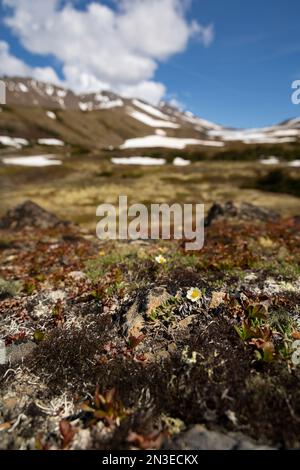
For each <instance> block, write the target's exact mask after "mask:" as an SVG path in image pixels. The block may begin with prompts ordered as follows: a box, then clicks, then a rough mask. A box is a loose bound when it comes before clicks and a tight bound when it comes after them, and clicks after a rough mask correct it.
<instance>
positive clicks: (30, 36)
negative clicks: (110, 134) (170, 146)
mask: <svg viewBox="0 0 300 470" xmlns="http://www.w3.org/2000/svg"><path fill="white" fill-rule="evenodd" d="M28 1H29V0H4V1H3V0H2V1H1V2H0V18H2V20H1V29H0V41H2V42H3V43H5V44H6V45H7V46H6V47H8V48H9V52H7V51H6V52H5V54H6V55H5V57H4V59H3V60H2V64H4V65H5V67H4V66H2V69H1V54H0V73H6V74H10V73H14V71H15V70H18V71H20V72H19V74H21V73H22V71H23V70H24V71H25V72H28V73H29V74H30V73H31V71H32V74H33V75H36V74H37V73H40V72H41V71H40V69H43V68H46V67H50V68H51V69H53V73H55V74H56V75H57V77H58V79H60V80H62V81H63V80H64V79H65V72H66V70H67V71H68V77H67V78H68V80H67V81H66V83H67V84H69V85H70V86H71V84H73V83H74V84H75V83H76V86H77V82H76V81H75V79H74V74H75V73H76V71H77V69H76V67H75V66H74V65H75V64H74V58H73V59H71V58H70V57H69V56H68V55H67V52H66V53H65V54H64V55H63V54H60V51H59V50H58V48H57V45H55V44H52V41H51V37H50V39H49V38H48V43H46V42H45V44H44V43H43V41H44V38H42V39H40V40H39V37H38V36H34V33H32V31H30V27H28V28H27V30H26V29H25V27H24V25H22V24H21V25H20V23H19V21H20V20H19V19H18V17H17V16H16V14H17V12H18V8H19V9H21V8H23V11H24V9H25V11H26V9H28V10H32V11H31V13H30V14H31V15H36V17H34V16H32V18H34V21H37V22H38V21H41V20H40V19H39V17H38V13H37V12H35V11H34V10H33V8H32V7H28ZM122 1H123V2H127V9H128V10H130V8H134V7H131V6H130V4H133V3H134V2H135V3H137V1H140V0H122ZM143 1H144V3H145V2H146V3H148V4H149V2H151V0H142V2H143ZM155 1H157V0H154V2H155ZM26 2H27V3H26ZM52 2H53V3H55V0H52ZM182 2H184V3H187V2H186V0H182ZM5 3H10V5H11V6H13V7H14V8H13V9H11V8H8V7H7V5H6V6H5V5H4V4H5ZM38 3H39V5H41V4H44V6H45V7H46V4H48V5H49V4H50V3H51V2H49V0H41V1H39V2H38ZM65 3H66V2H65ZM90 3H91V2H90V1H88V0H83V1H80V0H79V1H75V2H73V9H74V10H75V9H76V10H80V11H81V12H83V13H84V12H85V11H86V8H87V6H88V5H89V4H90ZM98 3H101V4H102V5H106V6H107V7H109V8H110V9H111V10H110V11H112V12H115V11H117V10H118V9H119V7H120V5H118V3H120V2H115V1H109V0H107V1H104V0H102V1H101V2H100V1H99V2H98ZM173 3H174V5H175V6H174V8H177V7H178V0H161V5H163V4H165V8H166V9H163V7H162V15H163V14H165V15H169V13H170V15H171V14H173V10H170V8H171V7H170V4H173ZM189 3H190V6H189V7H188V6H186V9H185V11H184V12H181V13H178V15H179V16H180V15H181V16H182V18H181V19H180V21H181V23H178V25H177V23H175V25H174V26H176V28H175V27H174V31H173V32H172V30H171V31H169V33H168V34H169V36H168V38H167V39H166V41H167V43H166V50H167V52H166V53H165V54H164V53H162V52H160V51H157V50H155V51H153V50H151V51H150V52H149V50H148V49H149V47H148V49H147V46H146V45H145V47H144V48H143V52H142V53H140V52H139V54H140V55H142V56H143V59H144V60H145V63H144V66H143V67H142V70H140V68H139V67H138V69H139V71H137V74H136V75H135V78H134V80H135V81H134V83H133V81H132V80H133V79H132V77H130V76H128V73H126V72H128V71H126V70H124V68H125V69H126V67H124V68H123V69H122V68H121V69H120V71H118V69H116V70H115V69H114V70H113V71H112V72H111V75H109V76H106V75H105V72H106V71H105V62H104V66H103V67H104V68H103V67H102V68H101V67H98V68H97V70H96V71H95V67H94V65H93V73H94V72H95V77H96V79H97V80H99V82H101V83H102V82H103V83H105V84H106V85H105V86H111V87H112V88H115V89H116V90H117V91H120V90H131V91H130V92H131V93H134V90H135V89H137V90H140V89H141V88H143V87H141V86H140V83H145V81H146V82H147V83H150V82H151V84H152V85H151V87H152V88H153V90H155V93H158V90H160V92H161V90H162V86H164V87H165V90H166V97H167V98H168V99H176V100H177V101H178V102H180V103H183V104H184V105H185V107H186V108H187V109H189V110H191V111H192V112H194V113H195V114H198V115H200V116H201V117H203V118H206V119H209V120H211V121H215V122H218V123H221V124H225V125H228V126H235V127H256V126H263V125H269V124H273V123H276V122H279V121H282V120H284V119H288V118H291V117H296V116H299V111H300V107H299V106H295V105H293V104H292V103H291V93H292V91H291V83H292V82H293V80H296V79H300V61H299V56H300V35H299V19H300V2H299V0H298V1H297V0H285V1H282V0H265V1H264V2H262V1H261V0H260V1H258V0H253V1H252V2H248V1H245V0H226V1H224V0H222V1H221V0H193V1H191V2H189ZM31 4H33V5H34V4H36V5H37V2H35V1H33V0H31ZM176 4H177V7H176ZM128 5H129V6H128ZM40 8H41V7H40ZM60 8H61V6H60ZM172 8H173V7H172ZM20 11H21V10H20ZM129 13H131V12H129ZM51 14H52V13H51V12H50V15H51ZM8 16H14V21H13V22H12V23H10V24H8V23H7V22H4V21H5V18H7V17H8ZM90 18H91V21H93V16H91V17H90ZM130 18H131V19H130V21H135V20H133V19H132V15H131V17H130ZM135 18H137V15H135ZM3 19H4V20H3ZM34 21H33V20H32V24H34ZM101 21H102V19H101ZM193 21H194V22H195V21H197V22H198V24H199V25H203V26H204V27H206V26H207V25H213V28H214V38H211V40H210V41H208V43H209V45H208V44H205V40H204V39H203V36H202V35H201V34H202V33H201V31H200V32H199V31H198V33H197V34H195V35H194V33H193V32H191V31H192V29H193V28H192V26H191V25H192V22H193ZM156 23H157V21H156ZM101 24H102V23H101ZM128 24H129V26H130V25H131V24H135V23H130V22H129V23H128ZM181 26H185V27H186V31H185V30H184V29H183V30H182V37H181V38H180V39H178V37H176V29H177V31H178V34H179V30H180V28H181ZM171 29H172V26H171ZM198 30H199V28H198ZM73 33H74V31H72V34H73ZM150 33H151V31H150ZM150 33H149V34H150ZM53 34H55V33H54V32H53ZM95 34H97V33H95ZM107 34H109V33H107ZM130 34H131V33H129V35H130ZM137 34H138V33H137ZM159 34H160V33H158V32H157V31H155V24H154V26H153V41H154V40H155V39H156V40H157V38H158V39H160V38H159ZM172 34H174V38H173V37H172ZM185 34H186V35H188V38H186V37H185V36H184V35H185ZM67 36H68V35H67V33H66V37H67ZM72 37H73V36H72ZM97 39H98V44H102V47H106V46H105V41H103V40H100V38H97ZM131 39H132V38H131ZM150 39H151V36H150ZM133 40H134V37H133ZM177 40H178V47H177V49H176V47H173V48H172V42H173V43H175V42H176V41H177ZM39 41H40V42H41V43H43V45H42V46H40V42H39ZM45 41H46V40H45ZM139 42H141V38H140V37H138V36H137V38H136V43H137V44H138V43H139ZM3 47H4V46H3ZM3 47H2V49H3ZM100 47H101V46H99V48H100ZM128 47H129V46H128ZM130 47H131V49H130V51H129V52H130V54H131V53H132V50H133V49H132V47H133V46H132V44H131V45H130ZM146 49H147V51H146V52H145V50H146ZM100 52H101V51H100V49H99V53H100ZM127 52H128V51H127ZM68 53H69V52H68ZM124 53H125V52H124ZM8 54H9V57H8ZM80 54H81V55H82V52H78V57H79V55H80ZM96 54H97V51H94V55H95V57H96V58H97V55H96ZM12 58H13V59H12ZM15 59H17V60H18V62H16V60H15ZM117 59H118V58H116V61H117ZM72 60H73V62H72ZM103 60H104V59H103ZM118 60H119V61H120V59H118ZM112 65H114V64H112ZM125 65H126V64H125ZM65 66H67V67H66V68H64V67H65ZM76 66H77V64H76ZM72 67H73V68H72ZM85 67H87V70H89V72H90V70H91V67H92V66H91V63H88V62H86V61H84V60H81V64H80V68H79V69H78V70H79V72H80V73H85ZM10 68H11V70H10ZM70 70H72V73H73V75H71V74H70ZM149 70H150V71H149ZM151 70H152V72H151ZM25 72H24V73H25ZM79 72H78V73H79ZM43 73H44V72H43ZM51 73H52V72H51ZM103 73H104V75H105V77H104V76H103ZM122 73H124V78H122ZM114 74H115V75H114ZM143 74H144V75H143ZM43 76H44V75H43ZM46 76H47V75H46ZM50 76H52V75H51V74H50ZM116 76H117V78H116ZM118 78H119V79H118ZM122 80H123V81H122ZM96 83H98V82H96ZM158 84H159V85H158ZM74 86H75V85H74ZM149 86H150V85H149ZM159 86H160V88H159ZM136 87H138V88H136ZM151 87H150V88H151ZM155 87H156V88H155ZM73 88H74V87H73ZM75 88H76V87H75ZM148 88H149V87H148ZM148 88H147V90H148ZM152 88H151V90H152ZM146 96H147V95H146ZM155 96H156V95H155Z"/></svg>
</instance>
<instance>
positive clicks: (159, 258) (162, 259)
mask: <svg viewBox="0 0 300 470" xmlns="http://www.w3.org/2000/svg"><path fill="white" fill-rule="evenodd" d="M155 261H156V262H157V263H158V264H165V263H166V262H167V260H166V258H165V257H164V256H162V255H158V256H156V257H155Z"/></svg>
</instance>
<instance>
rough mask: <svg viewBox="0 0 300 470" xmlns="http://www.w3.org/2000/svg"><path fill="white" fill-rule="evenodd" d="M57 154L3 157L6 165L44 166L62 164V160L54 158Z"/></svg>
mask: <svg viewBox="0 0 300 470" xmlns="http://www.w3.org/2000/svg"><path fill="white" fill-rule="evenodd" d="M53 157H55V155H34V156H32V157H8V158H3V159H2V161H3V163H4V164H5V165H18V166H30V167H44V166H56V165H61V164H62V162H61V160H54V159H53Z"/></svg>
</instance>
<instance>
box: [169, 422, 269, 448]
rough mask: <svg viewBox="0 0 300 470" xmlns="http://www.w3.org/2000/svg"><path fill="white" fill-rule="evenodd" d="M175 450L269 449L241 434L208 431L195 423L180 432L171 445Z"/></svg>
mask: <svg viewBox="0 0 300 470" xmlns="http://www.w3.org/2000/svg"><path fill="white" fill-rule="evenodd" d="M171 448H172V449H177V450H271V448H270V447H268V446H262V445H260V444H258V443H255V442H253V441H252V440H251V439H250V438H248V437H246V436H244V435H242V434H235V433H230V434H225V433H222V432H219V431H209V430H208V429H206V428H205V427H204V426H202V425H200V424H197V425H196V426H193V427H192V428H191V429H189V430H188V431H186V432H185V433H183V434H181V435H180V436H179V437H178V438H177V439H176V440H175V442H174V443H173V445H172V446H171Z"/></svg>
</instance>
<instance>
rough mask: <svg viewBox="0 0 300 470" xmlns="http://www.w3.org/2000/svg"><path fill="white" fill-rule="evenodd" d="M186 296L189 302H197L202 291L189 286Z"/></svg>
mask: <svg viewBox="0 0 300 470" xmlns="http://www.w3.org/2000/svg"><path fill="white" fill-rule="evenodd" d="M186 296H187V298H188V299H189V300H190V301H191V302H197V301H198V300H199V299H200V298H201V296H202V292H201V290H200V289H198V287H191V288H190V289H189V290H188V291H187V294H186Z"/></svg>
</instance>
